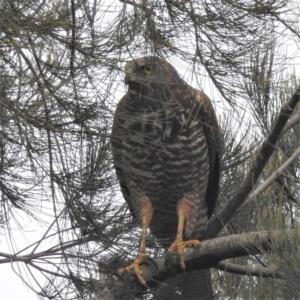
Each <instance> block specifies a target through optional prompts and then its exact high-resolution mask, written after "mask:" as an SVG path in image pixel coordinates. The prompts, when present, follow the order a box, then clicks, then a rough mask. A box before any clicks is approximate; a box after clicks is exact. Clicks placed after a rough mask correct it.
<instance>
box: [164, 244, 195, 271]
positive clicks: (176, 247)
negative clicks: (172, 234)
mask: <svg viewBox="0 0 300 300" xmlns="http://www.w3.org/2000/svg"><path fill="white" fill-rule="evenodd" d="M199 244H200V241H198V240H190V241H186V242H183V241H182V239H181V238H176V240H175V241H174V242H173V244H172V245H171V246H170V247H169V249H168V252H175V251H176V252H177V253H178V255H179V263H180V266H181V268H182V269H185V263H184V259H183V249H184V248H185V247H191V246H197V245H199Z"/></svg>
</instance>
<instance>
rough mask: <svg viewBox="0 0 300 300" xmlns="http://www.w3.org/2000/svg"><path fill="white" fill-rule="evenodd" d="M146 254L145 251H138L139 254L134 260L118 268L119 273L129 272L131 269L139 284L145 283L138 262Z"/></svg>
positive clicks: (141, 260)
mask: <svg viewBox="0 0 300 300" xmlns="http://www.w3.org/2000/svg"><path fill="white" fill-rule="evenodd" d="M147 256H148V254H147V253H144V252H139V254H138V255H137V257H136V258H135V260H134V262H133V263H132V264H131V265H129V266H127V267H124V268H120V269H119V270H118V272H119V273H123V272H130V271H133V272H134V273H135V275H136V277H137V279H138V281H139V282H140V283H141V284H144V285H145V284H146V280H145V279H144V277H143V276H142V274H143V272H142V270H141V269H140V264H141V263H142V262H143V261H144V259H145V258H146V257H147Z"/></svg>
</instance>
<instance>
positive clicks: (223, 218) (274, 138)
mask: <svg viewBox="0 0 300 300" xmlns="http://www.w3.org/2000/svg"><path fill="white" fill-rule="evenodd" d="M299 99H300V87H298V88H297V89H296V91H295V92H294V94H293V95H292V96H291V98H290V100H289V101H288V102H287V103H285V104H284V105H283V107H282V108H281V111H280V113H279V116H278V118H277V120H276V122H275V124H274V126H273V128H272V130H271V132H270V134H269V136H268V137H267V139H266V140H265V141H264V142H263V144H262V146H261V148H260V150H259V152H258V154H257V155H256V158H255V161H254V164H253V166H252V168H251V169H250V172H249V173H248V175H246V177H245V179H244V180H243V182H242V183H241V186H240V188H239V189H238V190H237V191H236V192H235V193H234V194H233V195H232V197H231V198H230V199H229V200H228V201H226V203H227V204H226V205H225V206H224V207H223V208H222V209H221V211H220V212H219V213H218V214H217V215H215V216H213V217H212V219H211V221H210V222H209V224H208V226H207V230H206V231H205V233H204V234H203V237H202V239H209V238H212V237H215V236H216V235H217V234H218V233H219V232H220V231H221V229H222V228H223V227H224V226H225V225H226V224H227V223H228V221H229V220H230V219H231V217H232V216H233V215H234V214H235V212H236V211H237V209H238V208H239V207H240V206H241V204H242V203H243V202H244V201H245V199H246V198H247V196H248V195H249V193H250V192H251V190H252V188H253V186H254V185H255V183H256V182H257V179H258V178H259V176H260V174H261V172H262V171H263V169H264V167H265V165H266V164H267V162H268V160H269V158H270V157H271V155H272V154H273V152H274V150H275V145H276V143H277V142H278V140H279V138H280V136H281V132H282V130H283V129H284V126H285V125H286V123H287V121H288V119H289V117H290V116H291V114H292V112H293V110H294V108H295V106H296V105H297V103H298V101H299Z"/></svg>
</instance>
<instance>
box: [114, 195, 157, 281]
mask: <svg viewBox="0 0 300 300" xmlns="http://www.w3.org/2000/svg"><path fill="white" fill-rule="evenodd" d="M138 207H139V209H138V210H139V219H140V220H141V223H142V233H141V237H140V243H139V250H138V255H137V257H136V258H135V260H134V262H133V263H132V264H131V265H129V266H128V267H125V268H121V269H119V272H120V273H122V272H129V271H134V272H135V274H136V276H137V278H138V280H139V282H140V283H141V284H146V281H145V279H144V277H143V276H142V273H143V272H142V270H141V269H140V264H141V263H142V262H143V261H144V259H145V257H147V256H148V254H147V253H146V251H145V249H146V239H147V230H148V228H149V226H150V222H151V219H152V215H153V207H152V204H151V201H150V199H149V198H148V197H147V196H143V197H141V198H139V199H138Z"/></svg>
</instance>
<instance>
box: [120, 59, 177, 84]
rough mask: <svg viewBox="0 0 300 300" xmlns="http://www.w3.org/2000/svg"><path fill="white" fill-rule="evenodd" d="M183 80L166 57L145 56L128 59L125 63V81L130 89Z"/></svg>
mask: <svg viewBox="0 0 300 300" xmlns="http://www.w3.org/2000/svg"><path fill="white" fill-rule="evenodd" d="M179 80H180V81H181V79H180V77H179V75H178V74H177V72H176V70H175V69H174V68H173V67H172V66H171V65H170V64H169V63H168V62H167V61H166V60H164V59H162V58H159V57H154V56H145V57H140V58H136V59H134V60H132V61H128V62H127V63H126V65H125V83H126V85H128V86H129V89H131V90H134V89H135V88H138V89H139V90H140V89H141V88H143V87H144V88H147V87H150V86H152V87H155V86H157V84H159V85H162V84H166V85H174V84H178V83H179Z"/></svg>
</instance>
